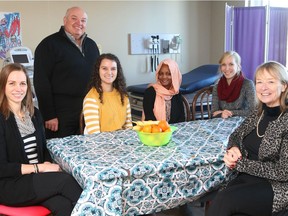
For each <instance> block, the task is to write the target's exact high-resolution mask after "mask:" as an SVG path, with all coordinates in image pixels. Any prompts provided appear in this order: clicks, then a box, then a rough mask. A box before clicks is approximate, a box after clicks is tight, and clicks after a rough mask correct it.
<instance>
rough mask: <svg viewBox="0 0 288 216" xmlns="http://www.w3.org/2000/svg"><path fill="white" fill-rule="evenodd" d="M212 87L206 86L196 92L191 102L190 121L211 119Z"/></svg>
mask: <svg viewBox="0 0 288 216" xmlns="http://www.w3.org/2000/svg"><path fill="white" fill-rule="evenodd" d="M212 91H213V86H208V87H204V88H202V89H200V90H199V91H197V92H196V94H195V96H194V97H193V100H192V105H191V106H192V111H191V112H192V121H194V120H197V119H202V120H203V119H211V117H212V113H211V104H212Z"/></svg>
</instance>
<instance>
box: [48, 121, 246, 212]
mask: <svg viewBox="0 0 288 216" xmlns="http://www.w3.org/2000/svg"><path fill="white" fill-rule="evenodd" d="M242 121H243V118H241V117H233V118H229V119H221V118H215V119H211V120H201V121H191V122H183V123H178V124H174V126H176V127H177V128H178V129H177V130H176V131H174V132H173V136H172V139H171V141H170V142H169V143H168V144H167V145H166V146H162V147H149V146H145V145H143V144H142V143H141V142H140V141H139V139H138V137H137V133H136V132H135V131H133V130H121V131H114V132H105V133H98V134H93V135H80V136H69V137H65V138H61V139H58V138H57V139H51V140H48V144H47V146H48V149H49V150H50V152H51V155H52V157H53V159H54V160H55V161H56V162H57V163H59V164H60V165H61V167H62V169H63V170H65V171H67V172H69V173H71V174H72V175H73V176H74V178H75V179H76V180H77V181H78V182H79V184H80V185H81V187H82V188H83V192H82V194H81V197H80V199H79V200H78V202H77V204H76V206H75V208H74V210H73V212H72V215H83V216H84V215H85V216H87V215H96V216H97V215H98V216H102V215H111V216H112V215H115V216H116V215H140V214H148V213H151V212H157V211H161V210H164V209H169V208H173V207H176V206H179V205H182V204H184V203H187V202H190V201H193V200H195V199H197V198H199V197H200V196H201V195H203V194H205V193H206V192H207V191H210V190H211V189H213V188H215V187H217V186H219V185H220V184H221V183H223V182H224V181H225V180H226V178H227V169H226V167H225V165H224V164H223V161H222V158H223V154H224V152H225V150H226V145H227V141H228V137H229V135H230V134H231V133H232V132H233V131H234V130H235V129H236V128H237V127H238V126H239V124H240V123H241V122H242Z"/></svg>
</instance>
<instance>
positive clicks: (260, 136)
mask: <svg viewBox="0 0 288 216" xmlns="http://www.w3.org/2000/svg"><path fill="white" fill-rule="evenodd" d="M263 115H264V110H263V111H262V113H261V115H260V117H259V119H258V121H257V127H256V133H257V136H258V137H259V138H262V137H264V134H265V133H264V134H263V135H260V134H259V131H258V130H259V129H258V128H259V123H260V121H261V120H262V117H263ZM282 115H283V112H281V113H280V115H279V116H278V118H277V120H278V119H279V118H280V117H281V116H282Z"/></svg>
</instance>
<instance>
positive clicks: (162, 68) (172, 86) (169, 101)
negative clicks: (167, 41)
mask: <svg viewBox="0 0 288 216" xmlns="http://www.w3.org/2000/svg"><path fill="white" fill-rule="evenodd" d="M181 82H182V74H181V73H180V70H179V68H178V64H177V62H175V61H174V60H172V59H164V60H163V61H161V62H160V64H159V65H158V67H157V70H156V83H154V84H151V85H150V86H149V87H148V88H147V89H146V90H145V92H144V98H143V117H142V120H158V121H161V120H166V121H167V122H168V123H177V122H183V121H185V112H184V105H183V100H182V95H181V94H180V93H179V88H180V85H181Z"/></svg>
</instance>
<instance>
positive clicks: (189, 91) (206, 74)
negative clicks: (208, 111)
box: [127, 64, 219, 120]
mask: <svg viewBox="0 0 288 216" xmlns="http://www.w3.org/2000/svg"><path fill="white" fill-rule="evenodd" d="M218 68H219V65H217V64H207V65H202V66H199V67H197V68H195V69H193V70H191V71H189V72H187V73H185V74H183V75H182V84H181V86H180V92H181V93H182V94H183V95H184V96H185V97H186V99H187V100H188V101H189V102H190V103H191V102H192V100H193V96H194V95H195V93H196V92H197V91H198V90H199V89H201V88H204V87H206V86H210V85H213V84H214V83H215V81H216V80H217V79H218V78H219V73H218ZM148 85H149V83H146V84H140V85H132V86H128V87H127V90H128V92H129V97H130V103H131V112H132V118H133V120H139V119H140V118H141V114H142V106H143V95H144V91H145V89H146V88H147V86H148Z"/></svg>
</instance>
